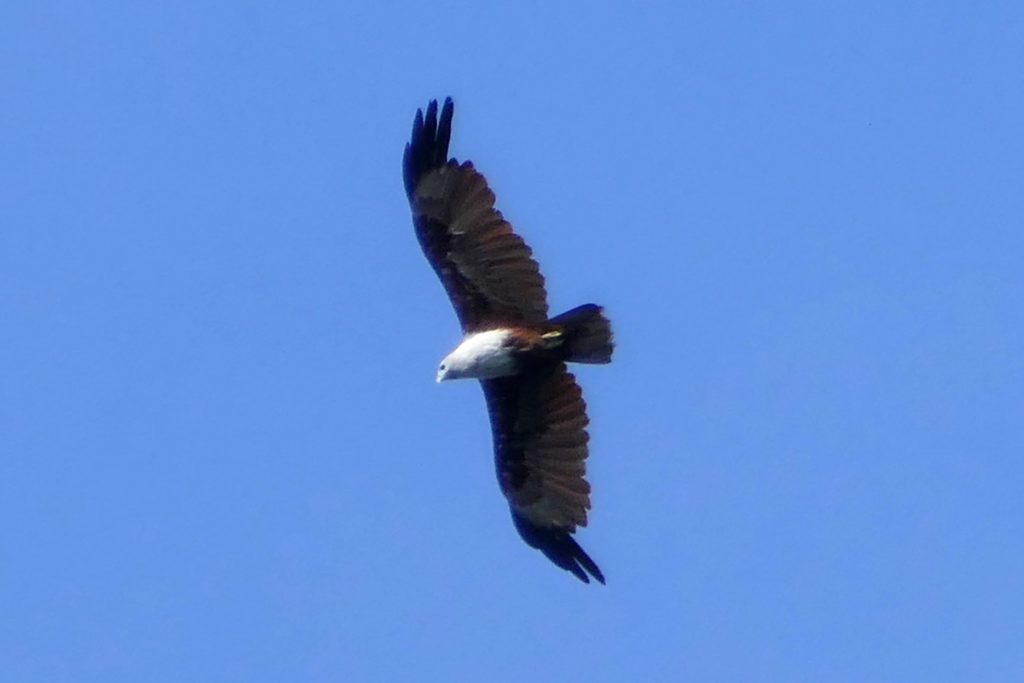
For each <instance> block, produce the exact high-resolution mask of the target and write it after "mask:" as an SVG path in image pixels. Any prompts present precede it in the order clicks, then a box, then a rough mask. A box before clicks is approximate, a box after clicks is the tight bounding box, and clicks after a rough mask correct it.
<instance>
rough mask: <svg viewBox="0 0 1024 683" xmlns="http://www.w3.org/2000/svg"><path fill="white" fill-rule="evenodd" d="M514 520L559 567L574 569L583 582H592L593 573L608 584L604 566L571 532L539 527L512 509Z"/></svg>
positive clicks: (525, 536)
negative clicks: (592, 557) (600, 566)
mask: <svg viewBox="0 0 1024 683" xmlns="http://www.w3.org/2000/svg"><path fill="white" fill-rule="evenodd" d="M512 522H513V523H514V524H515V526H516V531H518V532H519V535H520V536H522V537H523V540H524V541H526V543H527V545H529V546H531V547H533V548H536V549H537V550H539V551H541V552H542V553H544V555H545V556H547V558H548V559H549V560H551V561H552V562H554V563H555V564H556V565H557V566H559V567H561V568H562V569H564V570H565V571H567V572H570V573H571V574H572V575H573V576H575V577H576V578H577V579H579V580H580V581H582V582H583V583H590V577H591V576H592V577H594V578H595V579H597V581H598V583H600V584H601V585H604V582H605V581H604V574H603V573H601V569H600V568H599V567H598V566H597V563H596V562H594V560H592V559H591V558H590V555H587V553H586V551H584V550H583V548H581V547H580V544H579V543H577V542H576V539H574V538H573V537H572V536H571V535H570V533H569V532H568V531H564V530H562V529H546V528H544V527H541V526H538V525H536V524H534V523H533V522H530V521H529V520H527V519H525V518H524V517H521V516H520V515H518V514H516V512H515V511H512ZM588 574H589V575H590V576H588Z"/></svg>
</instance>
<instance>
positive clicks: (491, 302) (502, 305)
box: [403, 98, 613, 583]
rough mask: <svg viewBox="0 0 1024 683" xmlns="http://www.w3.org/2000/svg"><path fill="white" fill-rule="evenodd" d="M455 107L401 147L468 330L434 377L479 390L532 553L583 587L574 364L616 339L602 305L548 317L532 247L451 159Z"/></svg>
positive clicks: (436, 263) (583, 503) (428, 247)
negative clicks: (468, 381)
mask: <svg viewBox="0 0 1024 683" xmlns="http://www.w3.org/2000/svg"><path fill="white" fill-rule="evenodd" d="M453 111H454V107H453V105H452V100H451V98H448V99H447V100H445V103H444V107H443V108H442V109H441V114H440V117H438V111H437V101H431V102H430V105H429V106H428V107H427V113H426V116H424V115H423V111H422V110H419V111H417V112H416V119H415V121H414V122H413V126H412V140H411V141H410V142H409V144H407V145H406V146H405V156H404V159H403V172H404V177H405V191H406V193H408V195H409V204H410V206H411V207H412V216H413V224H414V225H415V228H416V237H417V238H419V242H420V246H421V247H423V253H424V254H426V256H427V260H428V261H430V265H431V266H433V268H434V270H435V271H436V272H437V275H438V277H439V278H440V279H441V283H442V284H443V285H444V288H445V290H446V291H447V292H448V297H449V298H450V299H451V301H452V305H453V306H454V307H455V313H456V315H457V316H458V318H459V322H460V323H461V324H462V332H463V334H464V338H463V341H462V343H461V344H459V346H458V347H457V348H456V349H455V350H454V351H452V352H451V353H450V354H449V355H448V356H447V357H446V358H445V359H444V360H443V361H441V366H440V368H439V369H438V371H437V381H438V382H441V381H443V380H447V379H460V378H475V379H478V380H480V384H481V385H482V386H483V390H484V398H485V399H486V401H487V411H488V413H489V415H490V419H491V431H492V434H493V438H494V458H495V466H496V468H497V475H498V483H499V485H500V486H501V492H502V493H503V494H505V498H506V499H508V503H509V507H510V508H511V512H512V522H513V523H514V524H515V527H516V529H517V530H518V531H519V534H520V536H522V537H523V540H524V541H526V543H527V544H529V545H530V546H532V547H534V548H537V549H538V550H540V551H541V552H542V553H544V554H545V555H546V556H547V557H548V558H549V559H550V560H551V561H552V562H554V563H555V564H556V565H558V566H559V567H561V568H562V569H565V570H566V571H569V572H572V573H573V574H574V575H575V576H576V577H577V578H579V579H580V580H581V581H584V582H586V583H589V582H590V579H589V577H588V574H589V575H590V576H592V577H594V578H595V579H597V580H598V581H600V582H601V583H604V575H603V574H602V573H601V570H600V569H599V568H598V566H597V564H596V563H595V562H594V561H593V560H592V559H590V556H589V555H587V553H586V552H584V550H583V548H581V547H580V546H579V544H578V543H577V542H576V540H575V539H574V538H573V536H572V534H573V533H574V532H575V531H576V528H577V527H580V526H586V524H587V510H588V509H589V508H590V484H588V483H587V480H586V479H585V478H584V475H585V474H586V459H587V441H588V440H589V436H588V434H587V431H586V426H587V424H588V422H589V419H588V418H587V412H586V403H584V401H583V395H582V392H581V391H580V387H579V385H578V384H577V383H576V379H575V377H573V375H572V373H570V372H569V371H568V370H567V368H566V363H567V362H573V363H608V362H610V361H611V358H612V349H613V344H612V332H611V325H610V324H609V322H608V319H607V318H606V317H605V316H604V314H603V313H602V309H601V307H600V306H597V305H594V304H585V305H583V306H579V307H577V308H574V309H572V310H571V311H568V312H566V313H562V314H561V315H557V316H555V317H553V318H548V304H547V294H546V292H545V290H544V278H543V277H542V276H541V274H540V269H539V268H538V267H537V262H536V261H534V260H533V258H531V254H532V251H531V250H530V248H529V247H528V246H526V244H525V243H524V242H523V240H522V239H521V238H520V237H519V236H518V235H516V234H515V233H514V232H513V231H512V226H511V225H509V223H508V221H506V220H505V219H504V217H503V216H502V215H501V212H500V211H498V210H497V209H495V208H494V193H493V192H491V190H490V188H489V187H488V186H487V181H486V180H485V179H484V177H483V176H482V175H480V173H479V172H478V171H477V170H476V169H475V168H474V167H473V164H472V163H470V162H468V161H465V162H462V163H459V162H458V161H456V160H455V159H449V158H448V143H449V140H450V139H451V132H452V114H453Z"/></svg>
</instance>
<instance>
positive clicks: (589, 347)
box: [549, 304, 615, 363]
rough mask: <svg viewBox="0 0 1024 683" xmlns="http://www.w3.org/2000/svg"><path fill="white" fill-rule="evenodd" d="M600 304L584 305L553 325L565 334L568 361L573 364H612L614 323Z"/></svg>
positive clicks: (564, 315)
mask: <svg viewBox="0 0 1024 683" xmlns="http://www.w3.org/2000/svg"><path fill="white" fill-rule="evenodd" d="M603 310H604V309H603V308H601V307H600V306H598V305H597V304H583V305H582V306H577V307H576V308H574V309H572V310H570V311H566V312H565V313H562V314H561V315H556V316H555V317H554V318H552V319H551V320H550V321H549V322H550V323H551V325H553V326H555V327H556V328H558V329H560V331H561V332H562V334H563V335H565V344H566V347H565V348H566V358H565V359H566V360H567V361H571V362H573V363H611V362H612V351H614V350H615V344H614V342H613V341H612V324H611V322H609V321H608V318H606V317H605V316H604V313H603Z"/></svg>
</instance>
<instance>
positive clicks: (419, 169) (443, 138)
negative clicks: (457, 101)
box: [402, 97, 455, 200]
mask: <svg viewBox="0 0 1024 683" xmlns="http://www.w3.org/2000/svg"><path fill="white" fill-rule="evenodd" d="M454 113H455V105H454V103H453V102H452V98H450V97H448V98H445V101H444V106H443V107H442V108H441V116H440V119H439V118H438V114H437V100H430V102H429V104H427V111H426V114H425V115H424V113H423V110H422V109H417V110H416V118H415V119H414V120H413V122H412V135H411V136H410V140H409V144H407V145H406V146H405V154H404V156H403V158H402V176H403V179H404V180H405V192H406V194H408V195H409V198H410V200H411V199H412V192H413V189H415V187H416V183H417V182H419V179H420V177H422V176H423V174H425V173H427V172H428V171H430V170H432V169H435V168H439V167H441V166H444V165H445V164H446V163H448V144H449V142H450V141H451V137H452V116H453V115H454Z"/></svg>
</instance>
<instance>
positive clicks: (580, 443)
mask: <svg viewBox="0 0 1024 683" xmlns="http://www.w3.org/2000/svg"><path fill="white" fill-rule="evenodd" d="M481 384H482V385H483V388H484V396H485V397H486V399H487V411H488V413H489V414H490V417H491V431H492V432H493V435H494V457H495V465H496V467H497V471H498V483H499V484H500V486H501V491H502V493H504V494H505V497H506V498H507V499H508V502H509V507H510V508H511V510H512V521H513V522H514V523H515V526H516V529H517V530H518V531H519V534H520V536H522V537H523V540H525V541H526V542H527V543H528V544H529V545H531V546H533V547H534V548H537V549H538V550H540V551H541V552H543V553H544V554H545V555H547V557H548V558H549V559H550V560H551V561H552V562H554V563H555V564H556V565H558V566H559V567H561V568H563V569H565V570H567V571H570V572H572V573H573V574H575V575H576V576H577V577H578V578H579V579H580V580H581V581H585V582H589V578H588V577H587V573H589V574H590V575H591V576H593V577H594V578H595V579H597V580H598V581H600V582H601V583H604V575H603V574H602V573H601V570H600V569H598V567H597V564H596V563H595V562H594V561H593V560H592V559H590V556H589V555H587V553H586V552H584V550H583V548H581V547H580V546H579V544H578V543H576V541H575V539H573V537H572V533H573V532H574V531H576V527H577V526H586V524H587V510H588V509H589V508H590V484H588V483H587V480H586V479H584V475H585V474H586V459H587V441H588V440H589V436H588V435H587V431H586V426H587V423H588V422H589V420H588V418H587V405H586V403H585V402H584V401H583V392H582V391H581V390H580V387H579V385H578V384H577V383H576V379H575V378H574V377H573V376H572V374H571V373H570V372H568V371H567V370H566V367H565V364H564V363H557V364H552V365H548V366H544V367H542V368H538V369H537V370H535V371H531V372H528V373H525V374H521V375H513V376H511V377H500V378H498V379H490V380H483V381H482V382H481Z"/></svg>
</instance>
